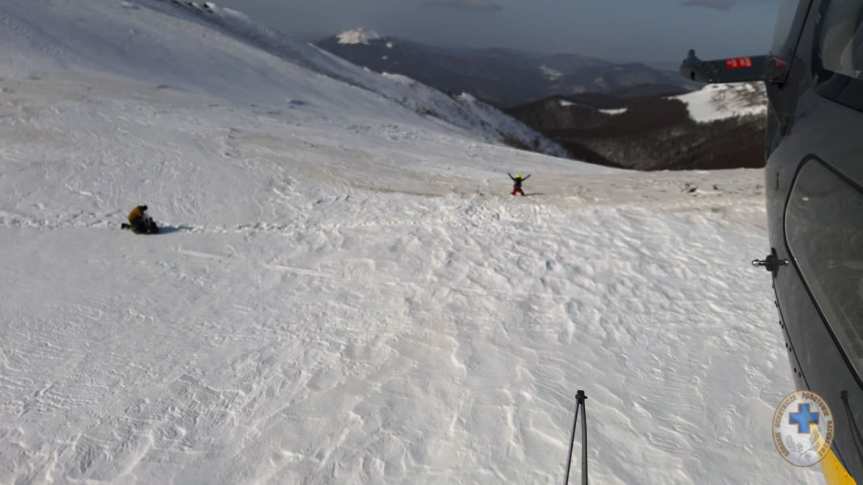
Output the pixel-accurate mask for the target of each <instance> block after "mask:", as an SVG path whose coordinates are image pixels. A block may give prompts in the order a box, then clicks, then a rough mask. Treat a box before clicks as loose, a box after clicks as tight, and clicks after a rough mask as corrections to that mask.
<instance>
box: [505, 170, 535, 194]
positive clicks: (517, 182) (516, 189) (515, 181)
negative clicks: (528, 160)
mask: <svg viewBox="0 0 863 485" xmlns="http://www.w3.org/2000/svg"><path fill="white" fill-rule="evenodd" d="M506 174H507V175H509V178H510V179H512V195H517V194H521V196H522V197H524V190H522V189H521V184H523V183H524V181H525V180H527V179H529V178H530V174H528V175H527V177H524V176H522V175H521V174H517V175H516V176H515V177H513V176H512V174H511V173H509V172H507V173H506Z"/></svg>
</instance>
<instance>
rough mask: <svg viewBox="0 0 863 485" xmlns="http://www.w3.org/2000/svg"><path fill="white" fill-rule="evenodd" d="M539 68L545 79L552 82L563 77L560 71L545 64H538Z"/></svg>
mask: <svg viewBox="0 0 863 485" xmlns="http://www.w3.org/2000/svg"><path fill="white" fill-rule="evenodd" d="M539 70H540V71H542V75H543V76H545V78H546V79H548V80H549V81H552V82H554V81H557V80H558V79H560V78H562V77H563V73H562V72H560V71H558V70H557V69H553V68H551V67H548V66H545V65H543V66H539Z"/></svg>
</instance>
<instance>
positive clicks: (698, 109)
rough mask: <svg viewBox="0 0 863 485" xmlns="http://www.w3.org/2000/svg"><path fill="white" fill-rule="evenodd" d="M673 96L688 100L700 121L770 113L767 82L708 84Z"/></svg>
mask: <svg viewBox="0 0 863 485" xmlns="http://www.w3.org/2000/svg"><path fill="white" fill-rule="evenodd" d="M670 99H676V100H679V101H682V102H683V103H684V104H686V107H687V109H688V110H689V116H690V118H692V120H694V121H695V122H697V123H711V122H714V121H720V120H727V119H729V118H746V117H751V116H755V117H761V118H763V117H766V116H767V92H766V90H765V88H764V84H763V83H738V84H708V85H706V86H704V87H703V88H701V89H699V90H697V91H693V92H691V93H687V94H684V95H681V96H673V97H671V98H670Z"/></svg>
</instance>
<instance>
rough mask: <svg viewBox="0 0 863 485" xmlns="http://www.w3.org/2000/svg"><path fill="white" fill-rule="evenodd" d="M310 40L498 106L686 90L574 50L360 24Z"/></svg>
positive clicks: (665, 75) (671, 76)
mask: <svg viewBox="0 0 863 485" xmlns="http://www.w3.org/2000/svg"><path fill="white" fill-rule="evenodd" d="M316 45H317V46H319V47H320V48H322V49H324V50H326V51H329V52H331V53H333V54H335V55H337V56H339V57H342V58H344V59H347V60H348V61H350V62H352V63H354V64H358V65H360V66H363V67H367V68H369V69H371V70H373V71H377V72H389V73H394V74H402V75H405V76H408V77H411V78H412V79H416V80H417V81H420V82H422V83H424V84H427V85H429V86H432V87H435V88H437V89H440V90H442V91H445V92H450V93H461V92H468V93H471V94H472V95H474V96H476V97H477V98H479V99H482V100H484V101H486V102H489V103H492V104H494V105H496V106H499V107H513V106H517V105H521V104H524V103H527V102H530V101H535V100H538V99H543V98H546V97H549V96H554V95H561V96H566V95H576V94H582V93H587V92H594V93H609V94H618V93H620V92H625V91H627V90H632V89H636V92H635V94H636V95H645V94H655V93H657V92H662V93H663V94H665V93H669V94H680V93H682V92H685V91H687V90H688V89H686V87H687V83H686V82H685V81H684V80H682V79H680V78H679V76H678V75H677V73H675V72H672V71H666V70H662V69H656V68H653V67H650V66H648V65H645V64H641V63H613V62H608V61H604V60H602V59H597V58H593V57H588V56H582V55H578V54H537V53H530V52H524V51H518V50H513V49H505V48H486V49H469V48H446V47H437V46H431V45H427V44H423V43H419V42H414V41H410V40H406V39H400V38H397V37H388V36H383V35H380V34H378V33H377V32H374V31H371V30H368V29H363V28H359V29H354V30H350V31H346V32H342V33H340V34H338V35H335V36H332V37H328V38H326V39H323V40H321V41H319V42H317V43H316Z"/></svg>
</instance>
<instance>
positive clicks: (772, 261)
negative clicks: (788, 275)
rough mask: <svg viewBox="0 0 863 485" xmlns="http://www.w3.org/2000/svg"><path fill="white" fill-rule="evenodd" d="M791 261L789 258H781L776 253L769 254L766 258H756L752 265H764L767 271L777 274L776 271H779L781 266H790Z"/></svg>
mask: <svg viewBox="0 0 863 485" xmlns="http://www.w3.org/2000/svg"><path fill="white" fill-rule="evenodd" d="M788 264H789V261H788V260H787V259H779V257H778V256H776V253H771V254H769V255H768V256H767V257H766V258H765V259H756V260H754V261H752V266H756V267H762V268H764V269H766V270H767V271H770V272H771V273H772V274H773V276H776V273H778V272H779V268H781V267H783V266H788Z"/></svg>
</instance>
